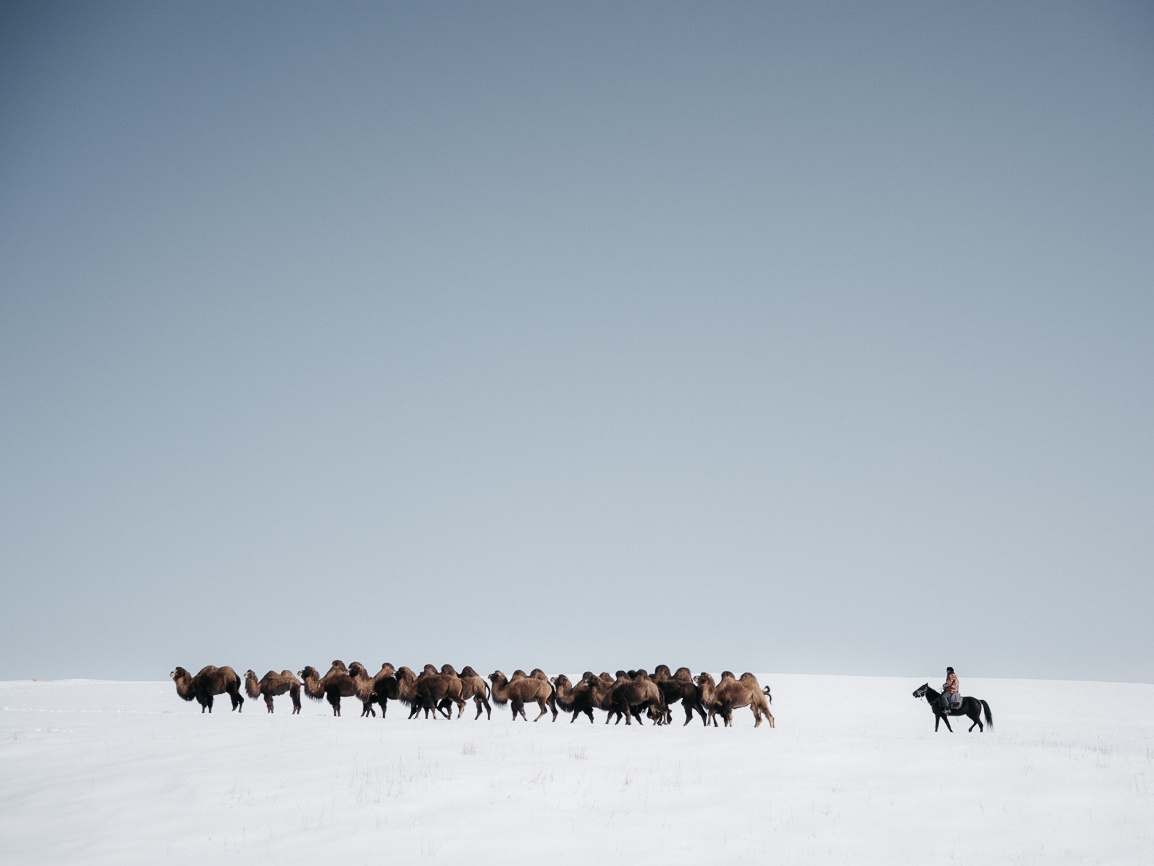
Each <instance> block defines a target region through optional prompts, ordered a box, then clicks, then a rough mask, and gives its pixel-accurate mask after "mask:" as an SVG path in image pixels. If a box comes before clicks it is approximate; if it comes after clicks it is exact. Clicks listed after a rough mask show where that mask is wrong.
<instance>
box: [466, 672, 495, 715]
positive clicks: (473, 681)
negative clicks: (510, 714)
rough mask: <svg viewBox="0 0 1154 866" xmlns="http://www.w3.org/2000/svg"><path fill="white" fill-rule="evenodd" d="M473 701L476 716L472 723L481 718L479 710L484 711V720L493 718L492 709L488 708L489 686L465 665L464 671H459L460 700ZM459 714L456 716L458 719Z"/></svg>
mask: <svg viewBox="0 0 1154 866" xmlns="http://www.w3.org/2000/svg"><path fill="white" fill-rule="evenodd" d="M470 698H472V699H473V704H474V706H476V707H477V715H475V716H474V717H473V721H476V720H477V719H479V718H481V708H482V707H484V709H485V718H486V719H491V718H493V708H492V707H491V706H489V684H488V683H487V682H485V678H484V677H482V676H481V675H480V674H478V673H477V672H476V671H475V670H473V668H472V666H471V665H465V667H464V670H462V671H461V699H462V700H465V701H467V700H469V699H470ZM460 717H461V714H460V713H458V714H457V718H458V719H459V718H460Z"/></svg>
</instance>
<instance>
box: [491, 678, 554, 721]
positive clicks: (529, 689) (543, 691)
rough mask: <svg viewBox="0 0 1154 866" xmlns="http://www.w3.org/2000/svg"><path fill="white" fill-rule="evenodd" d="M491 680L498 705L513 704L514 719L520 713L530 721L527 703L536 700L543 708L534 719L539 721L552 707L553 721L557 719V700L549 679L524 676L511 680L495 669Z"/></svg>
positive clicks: (493, 694) (494, 698)
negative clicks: (526, 713) (526, 709)
mask: <svg viewBox="0 0 1154 866" xmlns="http://www.w3.org/2000/svg"><path fill="white" fill-rule="evenodd" d="M489 682H491V683H492V684H493V688H492V696H493V700H494V701H495V702H496V703H497V705H498V706H501V707H503V706H505V704H511V705H512V708H513V720H514V721H516V719H517V716H518V715H520V716H521V718H523V719H524V720H525V721H529V717H528V716H526V715H525V704H527V703H530V702H535V703H536V704H537V706H538V707H540V708H541V712H540V713H538V714H537V718H535V719H533V721H535V722H536V721H539V720H540V719H541V716H543V715H545V713H546V712H548V710H550V709H551V710H552V711H553V721H557V701H556V699H555V698H554V696H553V685H552V683H550V682H549V680H548V679H544V680H542V679H539V678H537V677H535V676H529V677H525V676H523V677H518V678H517V679H514V680H510V679H508V678H507V677H506V676H505V675H504V674H503V673H501V672H500V671H493V673H491V674H489ZM546 705H548V706H546Z"/></svg>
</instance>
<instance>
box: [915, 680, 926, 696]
mask: <svg viewBox="0 0 1154 866" xmlns="http://www.w3.org/2000/svg"><path fill="white" fill-rule="evenodd" d="M929 687H930V684H929V683H922V684H921V685H920V686H918V687H917V688H916V689H914V697H915V698H924V697H925V696H926V689H928V688H929Z"/></svg>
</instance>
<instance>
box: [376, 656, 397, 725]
mask: <svg viewBox="0 0 1154 866" xmlns="http://www.w3.org/2000/svg"><path fill="white" fill-rule="evenodd" d="M396 674H397V669H396V668H394V667H393V666H392V665H391V664H389V663H388V662H385V663H384V664H383V665H381V669H380V670H379V671H377V673H376V676H374V677H373V700H374V701H375V702H376V703H378V704H379V705H380V707H381V718H382V719H383V718H384V717H385V713H386V711H387V710H388V708H389V699H390V698H391V699H392V700H394V701H395V700H397V676H396Z"/></svg>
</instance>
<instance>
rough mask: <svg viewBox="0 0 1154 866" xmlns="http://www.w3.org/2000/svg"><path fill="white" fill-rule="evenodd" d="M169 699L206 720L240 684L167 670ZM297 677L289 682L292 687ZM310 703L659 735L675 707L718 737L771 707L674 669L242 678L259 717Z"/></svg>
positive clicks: (224, 673)
mask: <svg viewBox="0 0 1154 866" xmlns="http://www.w3.org/2000/svg"><path fill="white" fill-rule="evenodd" d="M171 676H172V679H173V681H174V682H175V683H176V692H177V694H178V695H179V696H180V697H181V698H183V699H184V700H186V701H192V700H195V701H197V702H198V703H199V704H200V708H201V710H200V711H201V712H202V713H203V712H204V711H205V710H207V711H208V712H210V713H211V712H212V699H213V696H214V695H222V694H227V695H228V696H229V698H230V699H231V700H232V708H233V709H234V710H237V711H239V710H240V709H241V707H242V706H243V705H244V697H243V696H242V695H241V682H240V677H239V676H238V675H237V673H236V671H234V670H233V669H232V668H230V667H228V666H227V665H226V666H224V667H216V666H214V665H208V666H207V667H204V668H202V669H201V670H200V672H199V673H197V674H196V675H195V676H194V675H192V674H190V673H189V672H188V671H186V670H185V669H184V668H181V667H178V668H176V669H175V670H174V671H173V672H172V674H171ZM298 677H299V678H298ZM302 689H303V690H304V693H305V694H306V695H308V696H309V697H310V698H312V699H313V700H316V701H320V700H328V702H329V705H330V706H331V707H332V708H333V715H334V716H339V715H340V714H341V698H357V699H359V700H360V702H361V707H362V709H361V716H362V717H364V716H375V715H376V714H377V711H376V708H375V707H374V704H375V705H376V706H379V707H380V709H381V718H384V716H385V711H386V710H387V709H388V704H389V701H390V700H392V701H399V702H400V703H401V704H403V705H405V706H407V707H408V708H409V718H410V719H412V718H414V717H416V716H418V715H419V714H420V713H421V712H422V711H424V715H425V718H428V717H429V716H430V715H432V716H434V717H436V716H437V714H441V715H443V716H444V717H445V718H452V708H453V707H454V706H456V708H457V718H460V717H461V715H462V714H463V713H464V712H465V704H466V703H467V702H468V701H469V700H472V701H473V703H474V705H475V706H476V708H477V715H476V716H474V719H479V718H480V717H481V713H482V711H483V712H484V713H485V717H486V718H491V714H492V708H491V707H490V705H489V699H490V698H492V699H493V701H494V702H495V703H496V704H497V705H498V706H502V707H503V706H505V705H506V704H508V705H509V706H510V707H511V708H512V711H513V719H514V721H515V720H516V719H517V717H518V716H520V717H521V718H522V719H525V720H526V721H528V718H529V717H528V716H527V715H525V707H526V705H529V704H536V705H537V707H538V708H539V709H540V712H539V713H538V714H537V717H536V718H535V719H533V721H537V720H539V719H540V718H541V717H542V716H544V715H545V714H546V713H547V712H549V711H552V713H553V721H557V714H558V712H565V713H572V714H573V718H572V719H571V720H570V722H571V723H572V722H575V721H577V718H578V717H579V716H581V715H586V716H588V717H589V721H590V722H592V721H593V711H594V710H601V711H603V712H605V713H606V716H605V721H606V723H608V722H609V720H610V719H613V720H614V722H615V723H616V722H620V721H621V720H622V719H625V724H627V725H630V724H632V723H633V721H634V720H636V721H637V723H638V724H641V722H642V718H643V716H644V717H648V718H649V719H650V720H651V721H652V723H653V724H655V725H665V724H669V723H671V722H672V721H673V710H672V707H673V705H674V704H676V703H678V702H680V703H681V706H682V708H683V709H684V710H685V724H686V725H688V724H689V723H690V722H691V721H693V714H694V713H697V714H698V715H699V716H700V717H701V722H702V724H704V725H709V724H710V723H711V722H712V723H713V725H714V726H716V725H717V717H718V716H720V717H721V719H722V720H723V721H724V723H725V725H726V726H727V727H728V726H730V725H732V724H733V711H734V710H737V709H741V708H743V707H749V709H750V710H751V711H752V712H753V718H754V727H757V726H759V725H760V724H761V722H762V718H763V717H764V719H765V720H766V721H768V722H769V726H770V727H771V728H772V727H773V715H772V714H771V713H770V711H769V704H770V703H771V702H772V701H773V696H772V695H771V694H770V691H769V687H768V686H766V687H765V688H762V686H761V684H760V683H758V681H757V677H755V676H754V675H753V674H751V673H744V674H742V675H741V676H740V677H735V676H734V675H733V673H732V672H730V671H724V672H723V673H722V674H721V679H720V680H714V679H713V676H712V675H711V674H708V673H699V674H698V675H697V676H693V674H692V672H691V671H690V670H689V668H684V667H683V668H678V669H677V671H676V672H671V671H670V670H669V666H668V665H658V666H657V668H656V669H655V671H654V672H653V674H652V675H650V674H649V673H647V672H646V671H644V670H635V671H618V672H617V675H616V676H611V675H610V674H608V673H602V674H599V675H598V674H594V673H592V672H590V671H586V672H585V674H583V675H582V677H581V679H580V680H579V681H578V682H576V683H574V682H572V681H571V680H570V679H569V678H568V677H567V676H565V675H564V674H558V675H557V676H555V677H549V676H547V675H546V674H545V672H544V671H542V670H541V669H540V668H534V669H533V671H532V672H531V673H528V674H527V673H525V672H524V671H522V670H516V671H514V672H513V676H512V677H511V678H510V677H506V676H505V674H503V673H502V672H501V671H494V672H493V673H491V674H489V680H488V682H486V681H485V679H484V678H482V677H481V676H479V675H478V674H477V672H476V671H475V670H473V668H472V667H468V666H466V667H465V668H464V669H463V670H462V671H461V672H460V673H458V672H457V671H456V669H454V667H453V666H452V665H448V664H446V665H442V666H441V668H440V669H439V670H438V669H437V668H436V667H434V666H433V665H425V667H424V669H423V670H422V671H421V673H419V674H415V673H413V671H412V670H411V669H410V668H407V667H403V666H402V667H400V668H395V667H393V666H392V665H391V664H388V663H387V662H386V663H385V664H383V665H381V669H380V670H379V671H378V672H377V673H376V675H375V676H374V675H372V674H370V673H369V672H368V670H367V669H366V668H365V666H364V665H362V664H361V663H360V662H353V663H352V664H350V665H348V666H347V667H346V666H345V663H344V662H342V661H340V660H339V659H337V660H336V661H334V662H333V663H332V665H331V666H330V667H329V670H328V673H326V674H325V675H324V676H321V675H320V673H319V672H318V671H317V669H316V668H314V667H311V666H309V667H306V668H305V669H304V670H302V671H300V672H299V674H294V673H293V672H292V671H288V670H286V671H281V672H280V673H279V674H278V673H276V672H275V671H269V672H268V673H267V674H265V675H264V676H263V677H261V678H260V679H259V680H258V679H257V677H256V674H255V673H254V672H253V671H251V670H250V671H246V672H245V676H244V690H245V692H247V693H248V696H249V697H250V698H254V699H255V698H258V697H263V698H264V702H265V706H266V707H268V711H269V712H270V713H271V712H272V711H273V698H274V697H278V696H280V695H284V694H288V695H289V697H290V698H291V699H292V704H293V713H294V714H295V713H299V712H300V709H301V698H300V695H301V690H302Z"/></svg>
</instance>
